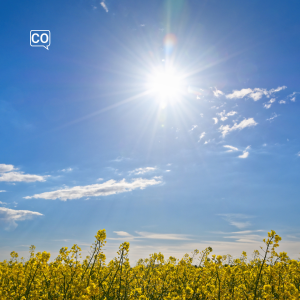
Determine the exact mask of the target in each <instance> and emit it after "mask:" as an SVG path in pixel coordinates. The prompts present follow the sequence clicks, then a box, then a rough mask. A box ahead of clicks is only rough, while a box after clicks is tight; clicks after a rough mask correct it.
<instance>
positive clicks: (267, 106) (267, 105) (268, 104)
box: [264, 103, 272, 109]
mask: <svg viewBox="0 0 300 300" xmlns="http://www.w3.org/2000/svg"><path fill="white" fill-rule="evenodd" d="M271 106H272V104H270V103H265V104H264V108H266V109H269V108H270V107H271Z"/></svg>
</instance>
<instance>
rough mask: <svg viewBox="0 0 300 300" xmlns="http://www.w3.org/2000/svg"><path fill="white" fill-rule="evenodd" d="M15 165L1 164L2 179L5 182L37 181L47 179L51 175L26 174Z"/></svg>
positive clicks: (0, 177)
mask: <svg viewBox="0 0 300 300" xmlns="http://www.w3.org/2000/svg"><path fill="white" fill-rule="evenodd" d="M17 170H18V169H16V168H15V167H14V166H13V165H6V164H0V181H4V182H35V181H46V178H47V177H49V176H41V175H34V174H24V172H20V171H17Z"/></svg>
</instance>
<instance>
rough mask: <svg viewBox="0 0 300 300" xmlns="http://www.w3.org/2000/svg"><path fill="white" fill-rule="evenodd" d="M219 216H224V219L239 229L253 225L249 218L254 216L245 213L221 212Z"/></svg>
mask: <svg viewBox="0 0 300 300" xmlns="http://www.w3.org/2000/svg"><path fill="white" fill-rule="evenodd" d="M219 216H222V217H224V220H225V221H227V222H229V224H230V225H232V226H235V227H237V228H238V229H243V228H245V227H248V226H250V225H251V223H250V222H249V221H247V219H251V218H253V217H252V216H247V215H244V214H219Z"/></svg>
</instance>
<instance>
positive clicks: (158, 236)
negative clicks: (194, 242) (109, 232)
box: [110, 231, 191, 240]
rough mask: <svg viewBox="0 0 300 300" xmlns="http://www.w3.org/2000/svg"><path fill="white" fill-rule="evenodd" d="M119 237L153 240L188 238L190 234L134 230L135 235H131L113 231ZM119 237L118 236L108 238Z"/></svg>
mask: <svg viewBox="0 0 300 300" xmlns="http://www.w3.org/2000/svg"><path fill="white" fill-rule="evenodd" d="M114 233H116V234H117V235H118V236H119V237H121V239H122V238H127V239H128V240H135V239H153V240H190V239H191V238H190V237H189V236H190V235H187V234H174V233H153V232H146V231H135V233H136V234H137V235H131V234H129V233H128V232H125V231H114ZM110 239H118V240H119V239H120V238H110Z"/></svg>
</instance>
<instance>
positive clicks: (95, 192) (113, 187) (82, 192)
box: [24, 176, 162, 201]
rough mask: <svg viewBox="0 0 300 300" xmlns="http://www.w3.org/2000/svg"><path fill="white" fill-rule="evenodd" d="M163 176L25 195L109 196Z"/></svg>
mask: <svg viewBox="0 0 300 300" xmlns="http://www.w3.org/2000/svg"><path fill="white" fill-rule="evenodd" d="M161 182H162V180H161V177H157V176H155V177H153V178H152V179H143V178H136V179H134V180H133V181H132V182H127V181H126V180H125V179H122V180H121V181H119V182H117V181H115V180H113V179H111V180H108V181H106V182H104V183H101V184H100V183H99V184H92V185H86V186H75V187H72V188H65V189H61V190H57V191H52V192H45V193H41V194H35V195H33V196H27V197H24V198H25V199H33V198H34V199H47V200H55V199H59V200H62V201H66V200H68V199H69V200H73V199H79V198H83V197H96V196H109V195H115V194H119V193H125V192H130V191H133V190H135V189H141V190H142V189H145V188H146V187H148V186H151V185H156V184H160V183H161Z"/></svg>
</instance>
